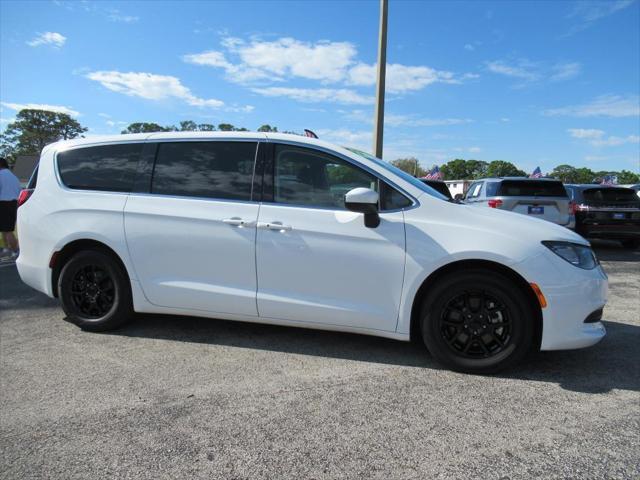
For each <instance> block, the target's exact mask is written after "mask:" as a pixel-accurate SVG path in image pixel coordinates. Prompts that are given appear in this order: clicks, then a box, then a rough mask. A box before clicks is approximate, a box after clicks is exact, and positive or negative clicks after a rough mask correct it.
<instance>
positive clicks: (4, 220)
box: [0, 157, 21, 257]
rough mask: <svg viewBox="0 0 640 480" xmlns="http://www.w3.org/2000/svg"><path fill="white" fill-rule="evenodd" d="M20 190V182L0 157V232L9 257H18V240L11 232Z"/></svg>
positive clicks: (14, 221) (14, 224)
mask: <svg viewBox="0 0 640 480" xmlns="http://www.w3.org/2000/svg"><path fill="white" fill-rule="evenodd" d="M20 190H21V187H20V180H18V177H16V176H15V175H14V174H13V172H12V171H11V170H9V164H8V163H7V160H6V159H5V158H2V157H0V232H2V240H3V241H4V245H5V248H8V249H9V251H10V253H11V257H17V256H18V240H17V239H16V236H15V235H14V234H13V231H14V230H15V228H16V216H17V213H18V195H20Z"/></svg>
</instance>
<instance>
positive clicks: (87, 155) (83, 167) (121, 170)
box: [57, 143, 143, 192]
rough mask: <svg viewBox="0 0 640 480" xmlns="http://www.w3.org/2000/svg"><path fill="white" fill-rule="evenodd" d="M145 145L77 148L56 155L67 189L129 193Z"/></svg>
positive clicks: (61, 177) (130, 144) (61, 176)
mask: <svg viewBox="0 0 640 480" xmlns="http://www.w3.org/2000/svg"><path fill="white" fill-rule="evenodd" d="M142 147H143V144H142V143H125V144H119V145H103V146H96V147H84V148H76V149H73V150H67V151H65V152H60V153H58V155H57V162H58V172H59V173H60V179H61V180H62V183H64V185H65V186H67V187H69V188H72V189H77V190H100V191H110V192H130V191H131V188H132V186H133V182H134V180H135V177H136V171H137V168H138V161H139V160H140V154H141V152H142Z"/></svg>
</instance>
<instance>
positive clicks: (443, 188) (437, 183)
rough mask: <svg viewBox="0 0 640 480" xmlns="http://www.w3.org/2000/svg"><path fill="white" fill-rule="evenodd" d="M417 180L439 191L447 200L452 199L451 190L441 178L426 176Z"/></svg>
mask: <svg viewBox="0 0 640 480" xmlns="http://www.w3.org/2000/svg"><path fill="white" fill-rule="evenodd" d="M419 180H420V181H421V182H422V183H424V184H425V185H429V186H430V187H431V188H433V189H434V190H435V191H436V192H438V193H441V194H442V195H444V196H445V197H447V198H448V199H449V200H453V197H452V196H451V192H450V191H449V187H447V184H446V183H444V182H443V181H442V180H428V179H426V178H420V179H419Z"/></svg>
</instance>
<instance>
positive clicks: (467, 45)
mask: <svg viewBox="0 0 640 480" xmlns="http://www.w3.org/2000/svg"><path fill="white" fill-rule="evenodd" d="M464 49H465V50H468V51H469V52H473V51H474V50H475V49H476V47H474V46H473V45H471V44H470V43H467V44H465V46H464Z"/></svg>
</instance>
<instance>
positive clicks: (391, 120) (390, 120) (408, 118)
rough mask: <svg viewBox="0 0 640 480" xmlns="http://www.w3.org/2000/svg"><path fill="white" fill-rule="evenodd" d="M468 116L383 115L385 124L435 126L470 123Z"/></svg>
mask: <svg viewBox="0 0 640 480" xmlns="http://www.w3.org/2000/svg"><path fill="white" fill-rule="evenodd" d="M471 122H472V120H471V119H469V118H421V117H416V116H414V115H393V114H389V115H386V116H385V122H384V123H385V125H390V126H392V127H437V126H447V125H462V124H466V123H471Z"/></svg>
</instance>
